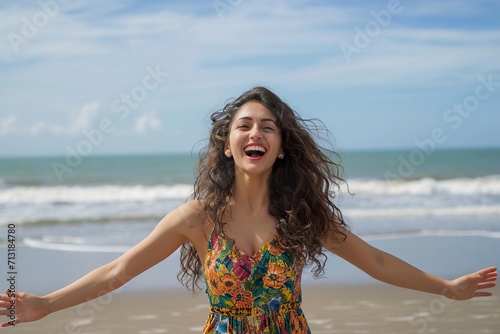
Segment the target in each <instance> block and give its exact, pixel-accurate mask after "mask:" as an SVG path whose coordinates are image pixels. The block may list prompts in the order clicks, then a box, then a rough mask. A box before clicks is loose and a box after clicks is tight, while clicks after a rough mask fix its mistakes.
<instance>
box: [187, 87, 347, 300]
mask: <svg viewBox="0 0 500 334" xmlns="http://www.w3.org/2000/svg"><path fill="white" fill-rule="evenodd" d="M250 101H256V102H259V103H261V104H262V105H264V106H265V107H266V108H267V109H269V110H270V111H271V112H272V113H273V114H274V116H275V117H276V124H277V126H278V128H279V129H280V131H281V138H282V150H283V152H284V153H285V157H284V158H283V159H276V162H275V163H274V166H273V169H272V173H271V176H270V179H269V196H270V199H269V213H270V214H271V215H272V216H274V217H275V218H276V221H277V225H276V229H277V232H278V235H279V236H280V242H281V245H282V246H283V247H284V248H285V249H286V251H287V252H289V253H290V254H291V255H292V256H293V259H294V265H295V267H296V268H297V269H302V268H303V267H304V266H305V265H308V264H314V268H313V270H312V271H313V274H314V276H315V277H318V276H320V275H321V274H322V273H323V272H324V266H325V263H326V255H325V254H324V252H323V247H322V239H323V238H325V236H327V235H328V236H329V237H332V238H334V240H336V241H337V242H340V241H341V239H342V240H344V239H345V238H346V234H345V233H344V232H342V230H343V229H344V228H348V226H347V225H346V223H345V222H344V218H343V216H342V212H341V211H340V210H339V209H338V208H337V206H335V204H334V203H333V202H332V199H333V198H334V197H335V193H336V191H337V190H340V184H341V183H345V180H344V179H343V178H342V171H343V169H342V166H341V165H340V163H337V162H334V161H333V160H332V159H333V158H339V156H338V154H336V153H335V152H334V151H332V150H331V149H327V148H325V147H322V146H321V145H320V144H319V143H318V142H317V141H316V140H315V139H314V136H313V134H315V135H316V136H317V137H318V140H323V141H326V143H329V141H328V130H327V129H326V127H325V126H324V125H323V123H321V122H319V121H317V120H307V119H302V118H301V117H300V116H299V115H298V114H297V113H296V112H295V111H293V110H292V109H291V108H290V107H289V106H288V105H287V104H286V103H284V102H283V101H282V100H281V99H280V98H279V97H278V96H277V95H276V94H274V93H273V92H272V91H270V90H269V89H267V88H264V87H255V88H253V89H251V90H249V91H247V92H245V93H244V94H243V95H241V96H240V97H239V98H237V99H236V100H234V101H232V102H229V103H227V104H226V106H225V107H224V108H223V109H222V110H220V111H217V112H215V113H213V114H212V115H211V120H212V128H211V131H210V138H209V142H208V145H207V147H206V148H205V149H204V150H203V151H202V152H201V154H200V161H199V166H198V176H197V178H196V181H195V185H194V193H193V199H197V200H201V202H202V203H203V210H202V212H203V217H202V218H203V219H204V221H206V222H209V223H211V224H213V225H214V228H215V230H216V231H217V233H218V234H220V235H224V229H223V221H224V220H223V218H224V217H225V213H226V209H227V207H228V204H229V203H230V201H231V199H232V189H233V183H234V178H235V166H234V160H233V159H230V158H227V157H226V156H225V155H224V149H225V144H226V141H227V140H228V138H229V131H230V126H231V122H232V120H233V117H234V115H235V114H236V112H237V111H238V110H239V108H240V107H241V106H243V105H244V104H245V103H247V102H250ZM318 123H319V124H320V125H318ZM322 132H323V133H326V134H327V136H326V137H324V138H322V136H321V133H322ZM202 270H203V267H202V263H201V261H200V258H199V257H198V255H197V253H196V249H195V248H194V247H193V245H192V244H190V243H186V244H184V245H183V246H182V249H181V271H180V272H179V275H178V278H179V280H180V281H181V282H182V283H183V284H184V285H185V286H186V287H187V288H189V289H192V290H193V291H196V290H197V289H196V288H197V287H198V286H199V285H198V284H199V282H200V280H201V278H202V275H203V274H202Z"/></svg>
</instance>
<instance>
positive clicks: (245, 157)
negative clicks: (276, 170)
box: [225, 101, 282, 175]
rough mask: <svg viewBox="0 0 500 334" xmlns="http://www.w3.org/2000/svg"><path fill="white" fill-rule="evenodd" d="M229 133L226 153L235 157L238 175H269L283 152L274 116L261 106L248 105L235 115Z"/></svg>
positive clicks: (251, 102)
mask: <svg viewBox="0 0 500 334" xmlns="http://www.w3.org/2000/svg"><path fill="white" fill-rule="evenodd" d="M229 131H230V132H229V139H228V141H227V142H226V147H225V153H226V155H228V154H230V155H231V156H232V157H233V159H234V163H235V168H236V173H238V172H243V173H245V174H252V175H264V174H267V175H270V173H271V170H272V166H273V164H274V162H275V161H276V158H277V156H278V154H280V153H281V152H282V150H281V131H280V129H279V128H278V126H277V124H276V118H275V117H274V115H273V113H272V112H271V111H270V110H269V109H267V108H266V107H265V106H263V105H262V104H260V103H259V102H255V101H250V102H247V103H245V104H244V105H242V106H241V107H240V109H239V110H238V111H237V112H236V114H235V115H234V117H233V120H232V122H231V125H230V130H229Z"/></svg>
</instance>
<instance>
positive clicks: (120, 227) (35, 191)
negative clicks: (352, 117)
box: [0, 149, 500, 282]
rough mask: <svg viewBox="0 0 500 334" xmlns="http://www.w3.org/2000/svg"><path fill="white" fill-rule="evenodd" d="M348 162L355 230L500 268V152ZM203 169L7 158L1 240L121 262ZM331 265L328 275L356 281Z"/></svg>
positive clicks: (390, 246)
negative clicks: (10, 234)
mask: <svg viewBox="0 0 500 334" xmlns="http://www.w3.org/2000/svg"><path fill="white" fill-rule="evenodd" d="M340 157H341V159H342V164H343V166H344V176H345V178H346V180H347V182H348V186H349V188H348V189H347V187H346V186H344V187H343V188H342V192H341V193H340V194H338V196H336V198H335V201H336V203H337V205H338V206H339V208H340V209H341V210H342V212H343V213H344V216H345V218H346V221H347V223H348V224H349V226H350V228H351V230H352V231H353V232H354V233H356V234H358V235H359V236H360V237H362V238H363V239H365V240H366V241H368V242H370V243H372V244H374V245H376V246H377V247H380V248H383V249H384V250H387V251H390V252H392V253H396V254H397V255H398V256H401V257H403V258H404V259H408V260H409V261H410V262H411V261H414V262H417V263H418V264H420V265H423V266H424V267H425V268H426V269H428V270H431V271H434V272H435V273H437V274H443V275H454V274H455V273H460V272H462V271H464V270H473V269H474V268H477V267H478V266H481V265H482V264H483V263H484V264H485V265H498V254H500V240H499V239H500V149H454V150H436V151H432V152H425V151H423V150H413V151H410V150H408V151H347V152H341V153H340ZM196 163H197V155H196V154H195V153H192V154H189V153H188V154H165V155H130V156H87V157H83V158H81V159H80V160H79V161H77V160H71V159H70V158H68V157H26V158H14V157H12V158H0V212H1V215H0V228H3V229H4V231H3V232H1V233H0V243H1V244H2V245H3V246H5V245H6V243H7V229H8V226H13V225H15V226H16V235H17V239H16V242H17V244H18V247H25V248H29V249H40V250H42V249H43V250H50V251H54V252H66V253H68V252H78V253H80V254H81V253H92V254H94V255H95V254H99V253H106V254H112V255H111V257H113V256H115V257H116V256H118V255H119V254H120V253H122V252H124V251H126V250H127V249H129V248H130V247H131V246H133V245H134V244H135V243H137V242H139V241H140V240H141V239H142V238H144V237H145V236H146V235H147V234H148V233H149V232H150V231H151V230H152V229H153V228H154V226H155V225H156V223H157V222H158V221H159V220H160V219H161V218H162V217H163V216H164V215H165V214H166V213H168V212H169V211H170V210H172V209H173V208H175V207H177V206H178V205H180V204H182V203H184V202H185V201H186V199H187V198H188V197H189V195H190V194H191V191H192V185H193V180H194V176H195V166H196ZM410 246H411V247H410ZM471 253H472V254H471ZM113 254H114V255H113ZM443 261H444V262H446V263H443ZM25 262H29V261H27V260H26V261H25ZM330 262H333V263H334V264H333V265H331V266H334V269H331V270H330V269H329V270H328V271H327V276H332V277H334V278H335V279H336V280H338V281H342V280H344V281H347V282H352V280H353V278H352V275H355V276H356V275H358V274H357V272H355V271H354V272H353V271H352V269H348V267H346V266H345V265H344V264H340V263H339V262H337V260H333V261H330ZM454 262H455V264H454V265H452V264H453V263H454ZM329 266H330V265H329ZM477 269H480V268H477ZM26 270H28V271H29V268H27V269H26ZM353 273H354V274H353ZM306 276H307V275H306ZM172 277H173V280H175V275H173V276H172ZM356 277H357V276H356ZM307 280H309V279H308V278H307V277H306V281H307ZM360 280H361V281H363V280H364V278H363V279H360ZM169 282H170V281H169Z"/></svg>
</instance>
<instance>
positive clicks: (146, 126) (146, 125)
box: [134, 111, 162, 134]
mask: <svg viewBox="0 0 500 334" xmlns="http://www.w3.org/2000/svg"><path fill="white" fill-rule="evenodd" d="M161 128H162V123H161V120H160V119H159V118H158V115H157V114H156V111H152V112H149V113H147V114H144V115H141V116H139V117H137V118H136V120H135V123H134V129H135V131H136V132H137V133H140V134H143V133H146V132H148V131H150V130H152V131H156V130H159V129H161Z"/></svg>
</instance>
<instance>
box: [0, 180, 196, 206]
mask: <svg viewBox="0 0 500 334" xmlns="http://www.w3.org/2000/svg"><path fill="white" fill-rule="evenodd" d="M192 191H193V186H192V185H185V184H178V185H173V186H143V185H136V186H112V185H102V186H87V187H83V186H72V187H71V186H53V187H12V188H5V189H1V190H0V204H19V203H56V204H71V203H106V202H137V201H140V202H143V201H152V200H158V199H185V198H187V197H188V196H189V195H190V194H191V193H192Z"/></svg>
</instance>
